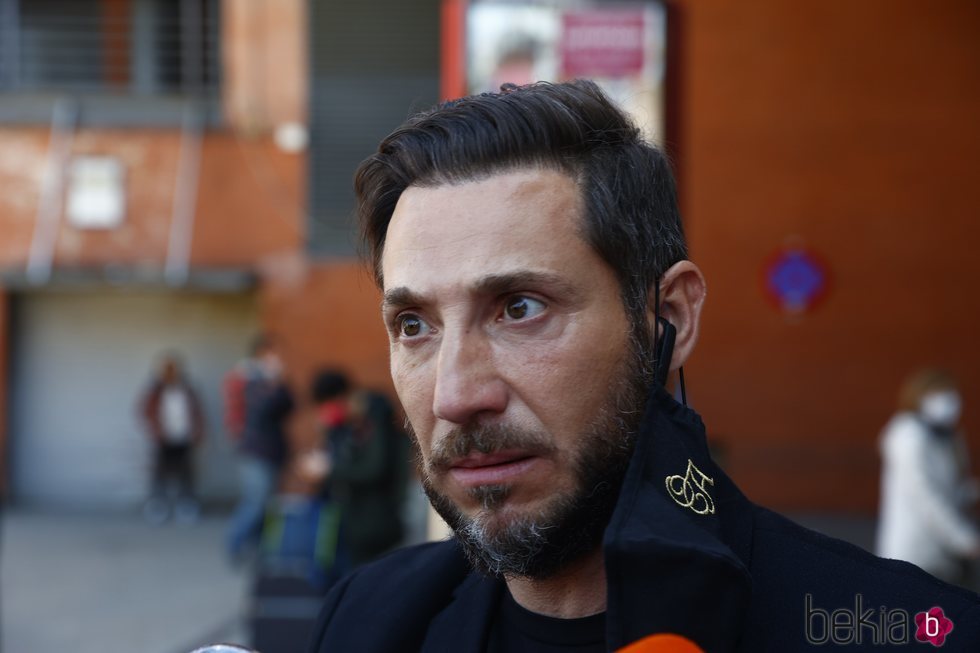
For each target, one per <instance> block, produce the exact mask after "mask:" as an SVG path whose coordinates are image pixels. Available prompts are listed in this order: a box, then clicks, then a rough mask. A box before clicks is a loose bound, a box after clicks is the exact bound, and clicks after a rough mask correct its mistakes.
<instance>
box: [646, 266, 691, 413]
mask: <svg viewBox="0 0 980 653" xmlns="http://www.w3.org/2000/svg"><path fill="white" fill-rule="evenodd" d="M653 293H654V302H655V303H654V305H653V317H654V320H653V323H654V324H655V325H656V326H655V327H654V331H653V350H654V351H659V345H660V336H659V332H660V278H659V277H658V278H657V280H656V281H654V289H653ZM677 382H678V384H679V385H680V388H681V403H682V404H684V406H685V407H686V406H687V388H686V387H685V386H684V367H683V366H681V367H678V368H677Z"/></svg>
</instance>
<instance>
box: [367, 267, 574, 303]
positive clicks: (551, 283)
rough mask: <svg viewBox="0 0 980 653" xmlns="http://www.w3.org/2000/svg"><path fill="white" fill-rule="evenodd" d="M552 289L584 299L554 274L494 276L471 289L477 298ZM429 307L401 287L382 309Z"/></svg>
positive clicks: (530, 272) (390, 292) (390, 294)
mask: <svg viewBox="0 0 980 653" xmlns="http://www.w3.org/2000/svg"><path fill="white" fill-rule="evenodd" d="M536 288H540V289H549V290H551V293H549V294H554V295H557V296H559V297H563V298H565V299H567V300H572V301H574V299H575V298H577V297H578V296H579V295H580V292H579V290H578V289H576V288H575V287H574V286H573V285H572V284H571V283H569V282H568V281H567V280H566V279H565V278H563V277H561V276H559V275H557V274H552V273H550V272H536V271H533V270H521V271H518V272H508V273H504V274H490V275H487V276H485V277H482V278H480V279H478V280H477V281H476V282H475V283H474V284H473V285H472V286H471V288H470V291H471V292H473V293H474V294H477V295H491V296H498V295H506V294H508V293H513V292H520V291H522V290H532V289H536ZM426 303H428V301H427V299H426V298H425V296H424V295H420V294H419V293H416V292H414V291H412V290H410V289H409V288H407V287H405V286H398V287H396V288H392V289H391V290H387V291H385V294H384V299H383V300H382V301H381V309H382V310H383V311H390V310H392V309H396V308H401V307H403V306H420V305H424V304H426Z"/></svg>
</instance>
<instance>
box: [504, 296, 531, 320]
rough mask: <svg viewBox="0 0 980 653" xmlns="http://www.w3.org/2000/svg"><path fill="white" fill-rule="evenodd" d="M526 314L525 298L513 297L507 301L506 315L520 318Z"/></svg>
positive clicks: (516, 318) (515, 318) (514, 318)
mask: <svg viewBox="0 0 980 653" xmlns="http://www.w3.org/2000/svg"><path fill="white" fill-rule="evenodd" d="M525 315H527V299H525V298H524V297H515V298H514V299H512V300H510V301H509V302H508V303H507V317H509V318H511V319H513V320H520V319H522V318H523V317H524V316H525Z"/></svg>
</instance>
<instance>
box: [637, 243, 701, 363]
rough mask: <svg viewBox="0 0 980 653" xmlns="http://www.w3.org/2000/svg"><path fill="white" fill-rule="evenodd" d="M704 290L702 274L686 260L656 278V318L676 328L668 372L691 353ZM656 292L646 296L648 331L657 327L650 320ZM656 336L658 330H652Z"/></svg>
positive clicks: (653, 318)
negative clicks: (658, 280) (658, 288)
mask: <svg viewBox="0 0 980 653" xmlns="http://www.w3.org/2000/svg"><path fill="white" fill-rule="evenodd" d="M706 292H707V289H706V287H705V284H704V275H702V274H701V270H699V269H698V266H696V265H694V263H691V262H690V261H679V262H677V263H675V264H674V265H672V266H671V267H670V268H669V269H668V270H667V271H666V272H664V274H663V276H662V277H661V279H660V317H663V318H665V319H666V320H667V321H668V322H670V323H671V324H673V325H674V328H675V329H677V338H676V339H675V340H674V355H673V356H672V357H671V359H670V371H671V372H673V371H674V370H676V369H677V368H679V367H681V366H682V365H684V362H685V361H686V360H687V358H688V356H690V355H691V352H693V351H694V345H695V344H696V343H697V340H698V328H699V326H700V323H701V309H702V307H703V306H704V297H705V294H706ZM655 302H656V292H655V290H654V289H653V288H652V287H651V288H650V294H649V296H648V297H647V306H648V307H649V308H648V310H647V319H648V320H649V321H650V327H651V333H654V331H652V329H655V328H657V325H656V322H655V317H654V304H655ZM655 333H657V336H658V337H659V336H660V333H659V330H658V331H656V332H655Z"/></svg>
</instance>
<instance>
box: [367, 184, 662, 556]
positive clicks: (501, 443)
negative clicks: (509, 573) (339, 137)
mask: <svg viewBox="0 0 980 653" xmlns="http://www.w3.org/2000/svg"><path fill="white" fill-rule="evenodd" d="M582 212H583V207H582V201H581V198H580V193H579V189H578V187H577V186H576V184H575V182H574V181H573V180H572V179H571V178H569V177H568V176H567V175H564V174H561V173H558V172H553V171H544V170H519V171H514V172H508V173H503V174H498V175H494V176H492V177H490V178H487V179H485V180H481V181H474V182H467V183H463V184H459V185H442V186H437V187H432V188H422V187H411V188H409V189H407V190H406V191H405V192H404V193H403V194H402V196H401V198H400V200H399V202H398V205H397V207H396V209H395V212H394V215H393V217H392V220H391V223H390V225H389V227H388V233H387V239H386V243H385V249H384V253H383V256H382V273H383V277H384V281H385V306H384V318H385V322H386V325H387V327H388V332H389V337H390V340H391V373H392V378H393V380H394V383H395V389H396V390H397V392H398V395H399V397H400V398H401V401H402V404H403V405H404V408H405V411H406V413H407V415H408V418H409V421H410V423H411V425H412V429H413V431H414V433H415V437H416V440H417V445H418V447H419V451H420V454H421V457H422V462H423V468H424V472H425V476H426V484H427V489H428V491H429V493H430V496H432V497H433V502H434V504H435V505H436V507H437V508H440V511H441V512H444V516H447V515H446V514H445V513H446V512H450V513H452V514H450V515H448V517H449V521H450V524H451V525H452V526H454V527H455V528H457V529H459V527H460V526H461V525H466V524H468V525H469V526H471V527H474V528H475V529H476V530H477V531H479V534H480V537H484V538H489V539H491V540H493V539H494V538H496V537H497V536H498V535H501V534H503V535H504V536H506V533H507V532H508V529H512V530H513V529H518V530H520V528H525V529H532V530H533V529H534V528H535V527H537V528H538V529H540V528H541V527H549V528H550V527H553V524H551V522H552V521H554V520H561V519H564V518H565V517H564V516H563V515H562V511H563V510H564V511H565V512H568V511H571V510H573V509H576V510H577V509H578V507H577V504H576V501H577V500H578V499H581V498H582V496H583V495H588V494H590V493H592V490H593V489H594V487H593V486H590V487H582V486H583V484H588V483H591V484H596V483H599V484H602V483H603V481H604V480H606V479H604V478H603V477H602V473H605V470H606V468H610V469H613V472H612V473H614V474H616V475H619V476H621V474H622V471H623V468H624V466H625V462H624V461H625V460H628V447H626V446H625V445H624V444H623V443H624V439H625V434H624V433H623V432H622V431H623V430H624V429H625V430H628V429H629V428H631V427H632V426H634V425H635V423H636V421H637V420H638V417H639V416H638V413H639V410H640V409H641V408H642V390H638V388H641V387H642V385H643V381H642V380H641V379H640V378H639V376H640V371H639V370H637V369H636V365H635V360H634V359H635V357H636V356H635V354H636V352H635V350H634V348H631V347H630V340H629V332H630V329H629V323H628V320H627V318H626V313H625V311H624V309H623V305H622V301H621V299H620V291H619V284H618V282H617V279H616V277H615V275H614V273H613V271H612V269H611V268H610V267H609V266H608V265H607V264H606V263H605V262H604V261H603V260H602V259H601V258H600V257H599V256H598V255H597V254H596V253H595V252H594V251H593V250H592V249H591V248H590V247H589V245H588V244H587V243H586V242H585V241H584V240H583V239H582V237H581V236H580V225H581V221H582V214H583V213H582ZM638 393H639V394H640V396H639V397H637V394H638ZM637 404H640V405H639V406H638V405H637ZM623 413H626V414H627V415H626V419H625V420H624V416H623ZM624 452H625V453H624ZM610 461H612V462H610ZM592 464H594V465H596V466H598V467H601V468H602V470H600V473H599V476H598V478H595V476H596V474H592V473H591V472H590V465H592ZM618 480H619V479H613V483H612V484H613V485H617V484H618ZM454 522H455V523H454Z"/></svg>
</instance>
